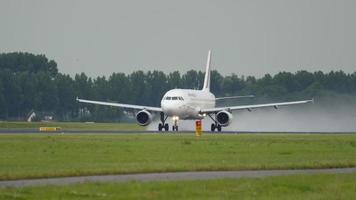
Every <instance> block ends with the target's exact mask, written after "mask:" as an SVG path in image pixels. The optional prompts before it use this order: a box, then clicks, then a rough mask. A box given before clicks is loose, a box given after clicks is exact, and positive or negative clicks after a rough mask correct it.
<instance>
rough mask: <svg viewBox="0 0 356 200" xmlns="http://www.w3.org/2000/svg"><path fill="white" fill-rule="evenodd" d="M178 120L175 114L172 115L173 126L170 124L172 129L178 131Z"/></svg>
mask: <svg viewBox="0 0 356 200" xmlns="http://www.w3.org/2000/svg"><path fill="white" fill-rule="evenodd" d="M178 120H179V118H178V117H177V116H174V117H173V123H174V124H173V126H172V130H173V131H178Z"/></svg>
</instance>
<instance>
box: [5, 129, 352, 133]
mask: <svg viewBox="0 0 356 200" xmlns="http://www.w3.org/2000/svg"><path fill="white" fill-rule="evenodd" d="M33 133H43V134H53V133H66V134H99V133H102V134H134V133H135V134H154V133H157V134H193V133H194V131H178V132H176V131H161V132H159V131H150V130H70V129H63V130H60V131H53V132H41V131H39V129H34V128H24V129H13V128H12V129H4V128H3V129H0V134H33ZM203 133H204V134H356V132H335V131H333V132H305V131H304V132H300V131H298V132H297V131H292V132H291V131H244V130H238V131H222V132H211V131H203Z"/></svg>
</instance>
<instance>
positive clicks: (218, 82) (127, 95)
mask: <svg viewBox="0 0 356 200" xmlns="http://www.w3.org/2000/svg"><path fill="white" fill-rule="evenodd" d="M203 79H204V72H202V71H195V70H190V71H188V72H186V73H183V74H181V73H180V72H178V71H175V72H171V73H168V74H165V73H163V72H161V71H156V70H155V71H148V72H143V71H136V72H133V73H131V74H124V73H112V74H111V75H110V76H108V77H105V76H99V77H94V78H92V77H88V76H87V75H86V74H85V73H80V74H76V75H75V76H74V77H71V76H70V75H68V74H63V73H60V72H58V68H57V64H56V62H55V61H53V60H48V59H47V58H46V56H45V55H34V54H31V53H22V52H14V53H2V54H0V119H2V120H11V119H17V120H18V119H25V118H26V116H27V115H28V114H29V112H30V111H35V112H36V113H42V114H43V115H45V114H46V115H53V116H55V119H56V120H62V121H67V120H78V121H80V120H90V121H121V120H124V119H125V118H124V115H123V113H122V112H123V111H122V110H120V109H117V108H112V107H104V106H96V105H85V104H80V103H77V102H76V97H80V98H86V99H94V100H102V101H113V102H120V103H130V104H138V105H149V106H159V104H160V100H161V98H162V96H163V95H164V93H165V92H166V91H167V90H169V89H173V88H187V89H189V88H190V89H200V88H201V87H202V85H203ZM211 90H212V92H213V93H214V94H215V95H216V96H217V97H221V96H233V95H250V94H253V95H255V96H257V97H258V98H259V99H269V100H296V99H304V98H311V97H320V96H323V95H325V94H327V93H336V94H347V95H356V72H354V73H352V74H347V73H344V72H343V71H331V72H328V73H324V72H321V71H316V72H308V71H298V72H296V73H290V72H280V73H278V74H275V75H270V74H266V75H265V76H263V77H262V78H256V77H253V76H247V77H245V76H242V75H237V74H234V73H233V74H230V75H226V76H223V75H221V74H220V73H219V72H218V71H212V74H211Z"/></svg>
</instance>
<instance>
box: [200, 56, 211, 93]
mask: <svg viewBox="0 0 356 200" xmlns="http://www.w3.org/2000/svg"><path fill="white" fill-rule="evenodd" d="M210 65H211V50H209V52H208V60H207V62H206V69H205V77H204V86H203V89H202V90H204V91H210Z"/></svg>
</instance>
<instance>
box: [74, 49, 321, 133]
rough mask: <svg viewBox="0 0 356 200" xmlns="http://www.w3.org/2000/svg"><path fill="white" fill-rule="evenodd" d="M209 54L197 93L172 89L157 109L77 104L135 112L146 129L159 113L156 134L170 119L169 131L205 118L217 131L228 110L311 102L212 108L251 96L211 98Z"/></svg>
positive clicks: (228, 115) (227, 118)
mask: <svg viewBox="0 0 356 200" xmlns="http://www.w3.org/2000/svg"><path fill="white" fill-rule="evenodd" d="M210 67H211V51H209V52H208V59H207V64H206V70H205V76H204V85H203V88H202V89H201V90H193V89H172V90H169V91H168V92H166V93H165V94H164V96H163V97H162V100H161V107H152V106H144V105H132V104H123V103H114V102H103V101H93V100H86V99H80V98H78V97H77V101H78V102H81V103H89V104H97V105H105V106H114V107H120V108H125V109H132V110H134V111H136V120H137V123H138V124H139V125H141V126H147V125H149V124H150V123H151V122H152V113H159V115H160V121H161V122H160V123H159V124H158V131H163V130H165V131H168V130H169V125H168V123H166V122H167V118H168V117H171V118H172V119H173V125H172V131H178V121H179V120H201V119H203V118H205V117H206V116H208V117H209V118H210V119H211V120H212V122H213V123H212V124H211V131H212V132H214V131H215V130H217V131H219V132H221V130H222V127H226V126H228V125H229V124H230V123H231V121H232V117H233V115H232V111H238V110H248V111H251V110H252V109H257V108H266V107H274V108H275V109H277V108H278V107H279V106H287V105H296V104H305V103H310V102H313V101H314V100H313V99H312V100H303V101H290V102H280V103H268V104H254V105H240V106H226V107H215V105H216V101H217V100H221V99H230V98H245V97H253V96H252V95H247V96H233V97H220V98H215V95H214V94H213V93H211V92H210V74H211V69H210Z"/></svg>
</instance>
